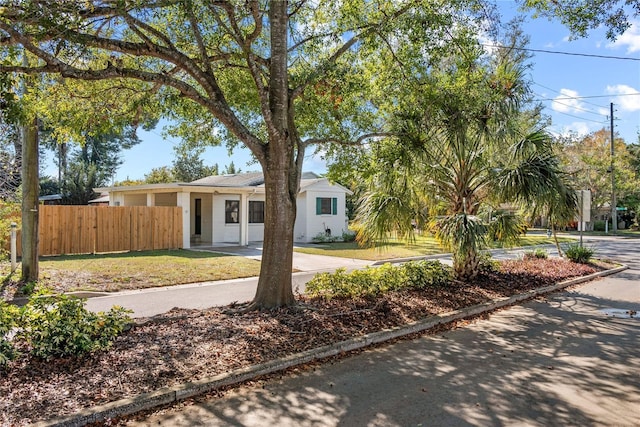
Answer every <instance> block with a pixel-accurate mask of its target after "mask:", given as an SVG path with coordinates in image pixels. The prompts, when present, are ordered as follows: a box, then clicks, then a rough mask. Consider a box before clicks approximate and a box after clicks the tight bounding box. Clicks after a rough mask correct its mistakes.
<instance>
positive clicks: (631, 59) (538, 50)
mask: <svg viewBox="0 0 640 427" xmlns="http://www.w3.org/2000/svg"><path fill="white" fill-rule="evenodd" d="M482 46H484V47H493V48H502V49H513V50H523V51H527V52H538V53H552V54H555V55H569V56H582V57H585V58H600V59H618V60H622V61H640V58H633V57H630V56H612V55H596V54H592V53H576V52H563V51H559V50H545V49H530V48H526V47H515V46H501V45H493V44H482Z"/></svg>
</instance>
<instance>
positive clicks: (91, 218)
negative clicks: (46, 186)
mask: <svg viewBox="0 0 640 427" xmlns="http://www.w3.org/2000/svg"><path fill="white" fill-rule="evenodd" d="M38 230H39V233H38V234H39V238H40V242H39V253H40V255H63V254H82V253H85V254H86V253H96V252H119V251H140V250H151V249H173V248H180V247H182V209H181V208H179V207H166V206H109V207H104V206H101V207H100V206H53V205H41V206H40V212H39V226H38ZM18 242H20V232H18ZM6 249H9V248H8V247H7V248H6ZM21 253H22V251H21V248H20V245H18V255H21Z"/></svg>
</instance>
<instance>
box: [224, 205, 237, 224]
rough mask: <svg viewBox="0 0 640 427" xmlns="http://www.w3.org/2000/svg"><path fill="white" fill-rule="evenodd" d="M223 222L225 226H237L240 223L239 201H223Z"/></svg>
mask: <svg viewBox="0 0 640 427" xmlns="http://www.w3.org/2000/svg"><path fill="white" fill-rule="evenodd" d="M224 222H225V224H237V223H238V222H240V201H238V200H225V201H224Z"/></svg>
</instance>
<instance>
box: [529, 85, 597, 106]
mask: <svg viewBox="0 0 640 427" xmlns="http://www.w3.org/2000/svg"><path fill="white" fill-rule="evenodd" d="M533 84H534V85H537V86H540V87H541V88H544V89H547V90H550V91H551V92H555V93H558V94H560V95H563V96H568V95H566V94H564V93H562V92H560V91H558V90H555V89H552V88H550V87H548V86H545V85H542V84H540V83H538V82H533ZM538 96H542V95H538ZM572 98H573V99H578V98H577V97H575V96H574V97H572ZM585 104H589V105H593V106H594V107H598V108H604V109H606V108H607V107H605V106H604V105H598V104H594V103H593V102H589V101H585Z"/></svg>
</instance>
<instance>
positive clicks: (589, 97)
mask: <svg viewBox="0 0 640 427" xmlns="http://www.w3.org/2000/svg"><path fill="white" fill-rule="evenodd" d="M638 95H640V92H636V93H618V94H611V95H592V96H564V97H560V96H559V97H557V98H540V99H534V100H533V101H556V100H560V101H569V100H572V99H594V98H611V97H614V96H615V97H619V96H638Z"/></svg>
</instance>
